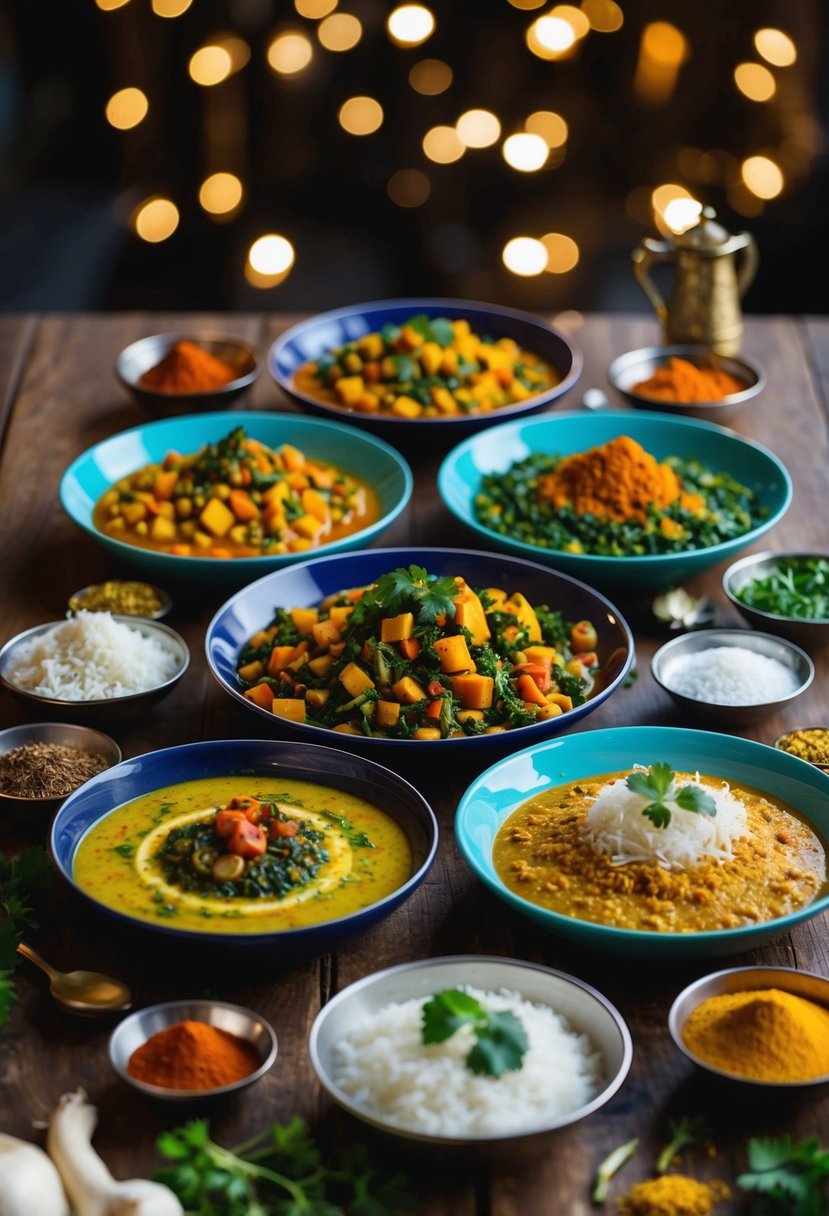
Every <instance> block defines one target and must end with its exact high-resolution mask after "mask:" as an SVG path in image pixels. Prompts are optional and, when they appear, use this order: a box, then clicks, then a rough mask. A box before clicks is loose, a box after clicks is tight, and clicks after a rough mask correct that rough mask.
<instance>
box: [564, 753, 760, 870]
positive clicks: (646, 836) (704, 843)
mask: <svg viewBox="0 0 829 1216" xmlns="http://www.w3.org/2000/svg"><path fill="white" fill-rule="evenodd" d="M635 768H636V769H637V770H639V771H641V772H646V771H647V770H646V769H644V768H643V767H642V765H635ZM688 784H693V785H697V786H699V787H700V789H701V790H703V791H704V792H705V793H706V794H710V796H711V797H712V798H713V799H714V802H715V803H716V806H717V813H716V815H714V816H711V815H705V814H700V813H699V812H697V811H686V810H683V808H682V807H679V806H677V805H676V803H675V802H674V801H673V798H674V797H675V796H676V792H677V783H676V781H674V782H672V784H671V787H670V789H669V790H668V793H667V795H666V798H665V804H666V805H667V807H668V809H669V810H670V812H671V821H670V823H669V824H668V825H667V827H664V828H657V827H655V826H654V824H653V823H652V822H651V820H650V819H648V818H647V816H645V815H643V814H642V811H643V810H644V808H645V807H646V806H648V804H649V802H650V801H651V799H649V798H646V797H645V795H644V794H637V793H635V792H634V791H633V790H631V789H628V787H627V784H626V778H624V777H617V778H616V779H615V780H613V781H609V782H608V783H607V785H603V786H602V788H601V789H600V790H599V793H598V794H597V795H596V799H595V801H594V802H593V805H592V806H591V807H590V809H589V810H588V812H587V833H588V836H589V839H590V841H591V843H592V845H593V847H594V849H596V851H597V852H599V853H607V854H609V855H610V858H611V860H612V861H613V864H614V865H617V866H622V865H626V864H627V863H628V862H631V861H643V862H648V863H650V864H652V865H658V866H662V868H663V869H665V870H684V869H685V868H686V867H688V866H694V865H697V864H698V863H699V862H700V861H701V860H702V859H703V858H704V857H713V858H715V859H716V860H717V861H726V860H728V858H730V857H731V856H732V855H733V846H734V842H735V841H736V840H739V838H740V837H741V836H744V835H745V833H746V808H745V806H744V804H743V803H742V801H741V800H740V799H739V798H738V797H737V796H736V795H735V794H732V793H731V790H730V789H729V786H728V783H727V782H725V781H723V782H722V784H721V785H712V784H711V783H710V782H708V781H701V780H700V776H699V773H697V774H696V775H695V777H694V780H693V782H687V781H680V782H679V788H682V786H683V785H688Z"/></svg>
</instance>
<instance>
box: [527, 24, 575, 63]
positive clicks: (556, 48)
mask: <svg viewBox="0 0 829 1216" xmlns="http://www.w3.org/2000/svg"><path fill="white" fill-rule="evenodd" d="M575 42H576V34H575V31H574V29H573V27H572V25H570V23H569V21H565V20H564V19H563V18H562V17H554V16H553V15H552V14H547V15H546V16H544V17H539V18H537V20H535V21H534V22H533V23H532V25H531V26H530V28H529V29H528V30H527V46H528V47H529V48H530V50H531V51H532V53H533V54H534V55H538V57H539V58H540V59H558V58H559V56H560V55H564V54H566V53H567V52H568V51H569V50H571V49H572V47H573V46H574V45H575Z"/></svg>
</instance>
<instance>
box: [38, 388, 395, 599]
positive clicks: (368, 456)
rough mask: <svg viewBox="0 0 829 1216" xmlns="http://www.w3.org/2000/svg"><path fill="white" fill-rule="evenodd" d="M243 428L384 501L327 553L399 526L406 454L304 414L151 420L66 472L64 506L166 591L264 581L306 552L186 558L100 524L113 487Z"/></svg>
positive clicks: (62, 490) (234, 414)
mask: <svg viewBox="0 0 829 1216" xmlns="http://www.w3.org/2000/svg"><path fill="white" fill-rule="evenodd" d="M237 426H242V427H244V428H245V430H246V431H247V433H248V434H249V435H250V436H251V437H252V438H254V439H260V440H261V441H262V442H263V443H266V444H268V445H269V446H271V447H279V446H280V445H281V444H283V443H291V444H293V445H294V446H295V447H298V448H300V449H301V450H302V451H303V452H305V454H306V455H307V456H313V457H314V458H315V459H320V460H328V461H331V462H332V463H333V464H336V465H339V466H340V468H343V469H345V470H346V472H348V473H352V474H354V475H355V476H357V477H360V478H362V479H363V480H364V481H367V482H369V483H370V484H371V485H372V486H373V487H374V489H375V490H376V492H377V494H378V496H379V499H380V518H379V519H378V520H377V522H376V523H373V524H369V526H368V527H366V528H363V529H361V530H360V531H359V532H354V533H352V534H351V535H350V536H345V537H343V538H342V539H341V540H335V541H332V542H331V543H330V544H327V545H321V546H320V549H319V552H325V553H341V552H344V551H346V550H348V549H360V548H364V547H365V546H366V545H369V544H371V542H372V541H373V540H374V539H375V538H376V537H378V536H380V534H381V533H382V532H385V530H386V529H387V528H388V527H389V526H390V525H391V524H392V523H393V521H394V520H395V519H396V518H397V516H398V515H399V514H400V512H401V511H402V510H403V509H404V508H405V506H406V504H407V503H408V501H409V498H410V497H411V493H412V472H411V469H410V468H409V466H408V464H407V463H406V461H405V460H404V459H403V457H402V456H401V455H400V453H399V452H396V451H395V450H394V448H392V447H390V446H389V445H388V444H387V443H383V441H382V440H380V439H375V438H374V437H373V436H371V435H366V434H364V433H363V432H361V431H358V430H355V429H354V427H350V426H346V425H343V424H342V423H341V422H339V423H335V422H324V421H322V420H321V419H318V418H302V417H300V416H298V415H297V414H273V413H267V414H266V413H253V412H244V411H237V410H234V411H225V412H223V413H215V414H214V413H211V414H192V415H187V416H186V417H178V418H168V419H165V420H163V421H161V422H149V423H147V424H146V425H145V426H137V427H133V429H132V430H130V431H122V432H121V433H120V434H119V435H113V436H112V438H111V439H105V440H104V441H103V442H102V443H97V444H95V446H94V447H92V448H89V449H88V450H87V451H86V452H84V453H83V454H82V455H81V456H78V458H77V459H76V460H74V461H73V462H72V464H71V465H70V466H69V468H68V469H67V470H66V472H65V473H64V475H63V478H62V480H61V483H60V500H61V503H62V504H63V508H64V510H65V511H66V512H67V514H68V515H69V516H70V518H71V519H73V520H74V522H75V523H76V524H77V525H78V526H79V527H81V528H83V530H84V531H85V532H88V533H89V535H90V536H91V537H92V538H93V539H94V540H96V541H97V542H98V544H100V545H103V546H104V548H105V549H108V550H109V551H110V553H112V554H114V555H115V556H116V557H118V558H121V559H122V560H123V561H125V562H129V563H130V564H131V565H133V566H135V567H137V568H139V569H141V570H142V571H143V572H144V574H146V575H147V576H148V577H151V578H152V579H154V580H157V581H158V582H160V583H161V584H162V586H163V585H164V581H165V580H166V579H170V580H176V579H182V578H186V579H191V578H198V579H199V580H206V579H210V580H211V581H212V582H215V583H223V584H225V585H227V584H229V583H235V584H236V585H237V586H238V585H239V584H240V583H242V582H248V581H250V580H251V579H254V578H259V576H260V575H262V574H264V573H265V572H266V571H268V570H275V569H278V568H280V567H282V566H288V565H290V564H291V563H292V562H295V561H301V560H304V559H305V556H306V555H305V554H304V553H286V554H269V555H263V556H261V557H235V558H232V559H225V560H223V559H220V558H215V557H197V556H192V557H179V556H177V555H175V554H172V553H157V552H155V551H154V550H152V549H141V548H138V547H137V546H135V545H128V544H125V543H124V542H123V541H120V540H118V539H116V537H114V536H108V535H107V534H106V533H104V532H99V531H98V529H97V528H96V527H95V525H94V524H93V522H92V512H93V510H94V508H95V504H96V502H97V501H98V499H99V498H100V497H101V495H102V494H103V493H104V492H105V491H106V490H108V489H109V488H110V486H111V485H112V484H113V482H115V481H118V479H119V478H121V477H126V476H127V475H128V474H129V473H134V472H135V471H136V470H137V469H140V468H141V467H142V465H145V464H150V463H153V462H155V461H160V460H163V459H164V457H165V456H166V454H167V453H168V452H169V451H171V450H175V451H177V452H182V453H188V452H195V451H198V449H199V448H201V447H202V446H203V445H204V444H206V443H215V442H216V441H217V440H218V439H221V438H223V436H225V435H226V434H227V433H228V432H229V431H231V430H232V429H233V428H234V427H237Z"/></svg>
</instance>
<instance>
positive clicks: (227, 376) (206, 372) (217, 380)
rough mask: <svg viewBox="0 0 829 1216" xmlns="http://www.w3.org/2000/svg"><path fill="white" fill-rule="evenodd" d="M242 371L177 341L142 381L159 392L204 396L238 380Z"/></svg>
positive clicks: (143, 385) (141, 384)
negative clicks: (214, 389)
mask: <svg viewBox="0 0 829 1216" xmlns="http://www.w3.org/2000/svg"><path fill="white" fill-rule="evenodd" d="M238 375H239V372H238V371H237V370H236V368H235V367H231V366H230V364H229V363H225V362H224V360H223V359H217V358H216V356H215V355H211V353H210V351H209V350H204V349H203V348H202V347H201V346H197V345H196V343H195V342H187V341H184V342H176V344H175V346H172V347H171V348H170V349H169V350H168V351H167V354H166V355H165V356H164V358H163V359H162V360H161V362H160V363H157V364H156V365H155V367H151V368H150V369H149V371H146V372H144V374H143V376H140V377H139V379H138V386H139V388H149V389H152V390H153V392H156V393H203V392H207V391H209V390H210V389H213V388H221V386H222V385H223V384H229V383H230V381H231V380H235V379H236V378H237V376H238Z"/></svg>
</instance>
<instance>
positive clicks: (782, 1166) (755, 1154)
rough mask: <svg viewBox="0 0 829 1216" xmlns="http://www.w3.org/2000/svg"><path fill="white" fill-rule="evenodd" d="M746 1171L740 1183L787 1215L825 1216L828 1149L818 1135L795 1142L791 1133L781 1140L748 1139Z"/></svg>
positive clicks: (743, 1188) (828, 1174) (738, 1181)
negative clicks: (822, 1144) (747, 1166)
mask: <svg viewBox="0 0 829 1216" xmlns="http://www.w3.org/2000/svg"><path fill="white" fill-rule="evenodd" d="M748 1164H749V1169H748V1171H747V1173H745V1174H741V1175H740V1177H739V1178H738V1179H737V1185H738V1186H739V1187H740V1189H741V1190H743V1191H754V1192H756V1193H758V1194H761V1195H763V1196H765V1197H766V1198H767V1199H769V1200H772V1201H773V1202H775V1208H776V1210H777V1211H780V1212H781V1213H783V1212H785V1213H786V1216H823V1213H824V1212H825V1211H826V1187H825V1186H824V1180H825V1179H826V1178H827V1177H829V1151H827V1150H826V1149H823V1148H821V1146H820V1144H819V1143H818V1141H817V1138H816V1137H811V1138H810V1139H808V1140H801V1141H800V1143H799V1144H794V1143H793V1142H792V1138H791V1136H781V1137H780V1138H779V1139H776V1140H775V1139H767V1138H764V1137H763V1138H757V1139H754V1140H749V1142H748Z"/></svg>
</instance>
